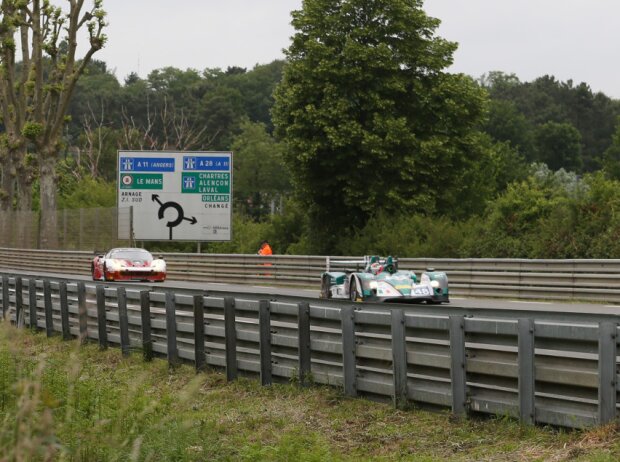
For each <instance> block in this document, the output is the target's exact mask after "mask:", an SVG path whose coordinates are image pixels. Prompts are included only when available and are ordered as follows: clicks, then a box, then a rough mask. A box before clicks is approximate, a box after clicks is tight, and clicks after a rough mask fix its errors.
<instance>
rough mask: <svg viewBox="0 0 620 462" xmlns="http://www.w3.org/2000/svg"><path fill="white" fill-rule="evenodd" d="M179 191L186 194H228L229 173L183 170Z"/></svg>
mask: <svg viewBox="0 0 620 462" xmlns="http://www.w3.org/2000/svg"><path fill="white" fill-rule="evenodd" d="M181 181H182V183H181V192H183V193H186V194H192V193H196V194H230V173H222V172H204V173H197V172H183V178H182V180H181Z"/></svg>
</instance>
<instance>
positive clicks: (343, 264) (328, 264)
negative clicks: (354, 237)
mask: <svg viewBox="0 0 620 462" xmlns="http://www.w3.org/2000/svg"><path fill="white" fill-rule="evenodd" d="M372 257H373V255H365V256H364V257H363V258H362V259H357V260H337V259H334V260H332V259H331V257H325V271H326V272H329V271H332V270H333V269H334V267H336V268H337V269H339V270H341V271H344V272H348V273H352V272H354V271H362V270H363V269H365V268H366V267H368V265H369V264H370V259H371V258H372ZM378 258H379V262H380V263H385V260H386V259H385V258H381V257H378ZM392 263H393V264H394V265H395V266H396V268H398V258H396V257H392ZM349 265H355V269H351V268H350V266H349Z"/></svg>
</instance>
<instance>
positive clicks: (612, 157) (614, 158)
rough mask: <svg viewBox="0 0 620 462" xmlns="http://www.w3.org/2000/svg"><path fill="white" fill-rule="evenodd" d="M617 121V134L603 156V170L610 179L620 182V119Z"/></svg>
mask: <svg viewBox="0 0 620 462" xmlns="http://www.w3.org/2000/svg"><path fill="white" fill-rule="evenodd" d="M616 120H617V122H616V132H615V133H614V135H613V137H612V142H611V146H609V147H608V148H607V149H606V150H605V153H604V154H603V169H604V171H605V174H606V175H607V177H608V178H611V179H614V180H620V117H618V118H617V119H616Z"/></svg>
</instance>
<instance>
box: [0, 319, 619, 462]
mask: <svg viewBox="0 0 620 462" xmlns="http://www.w3.org/2000/svg"><path fill="white" fill-rule="evenodd" d="M36 460H71V461H91V460H92V461H107V460H121V461H124V460H128V461H129V460H136V461H164V460H165V461H168V460H175V461H199V460H257V461H258V460H282V461H324V460H337V461H338V460H342V461H348V460H386V461H391V460H419V461H434V460H506V461H515V460H517V461H518V460H524V461H525V460H527V461H529V460H541V461H565V460H588V461H616V460H620V438H618V428H616V427H614V426H607V427H602V428H598V429H594V430H590V431H583V432H577V431H563V430H557V429H550V428H536V427H523V426H520V425H519V424H518V423H516V422H514V421H511V420H509V419H491V420H476V419H472V420H458V419H456V420H455V419H453V418H452V417H451V416H450V415H449V413H431V412H426V411H421V410H412V411H407V412H403V411H396V410H394V409H392V408H391V407H390V406H389V405H385V404H379V403H373V402H369V401H366V400H362V399H346V398H344V397H343V396H342V394H341V393H340V392H339V391H338V390H335V389H331V388H324V387H317V388H310V389H300V388H298V387H296V386H293V385H273V386H271V387H261V386H260V385H259V384H258V383H257V382H256V381H250V380H243V379H242V380H238V381H236V382H234V383H226V380H225V378H224V376H223V375H222V374H220V373H217V372H209V373H204V374H198V375H196V374H195V373H194V370H193V369H192V368H191V367H190V366H182V367H180V368H179V369H175V370H174V371H170V370H169V369H168V366H167V363H166V362H165V361H164V360H155V361H153V362H152V363H143V362H142V360H141V356H140V355H139V354H135V355H133V356H132V357H130V358H128V359H123V358H122V357H121V355H120V352H119V350H117V349H110V350H108V351H103V352H102V351H99V350H98V348H97V346H96V345H93V344H90V345H86V346H84V347H79V346H78V343H77V342H62V341H61V340H60V339H59V338H52V339H47V338H46V337H45V335H44V334H32V333H30V332H27V331H24V330H17V329H15V328H13V327H11V326H8V325H7V324H6V323H0V461H3V462H4V461H36Z"/></svg>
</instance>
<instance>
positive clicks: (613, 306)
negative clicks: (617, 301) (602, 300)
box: [605, 305, 620, 308]
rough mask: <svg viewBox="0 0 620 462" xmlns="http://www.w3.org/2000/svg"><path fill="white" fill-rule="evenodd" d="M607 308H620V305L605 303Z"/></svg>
mask: <svg viewBox="0 0 620 462" xmlns="http://www.w3.org/2000/svg"><path fill="white" fill-rule="evenodd" d="M605 308H620V305H605Z"/></svg>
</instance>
